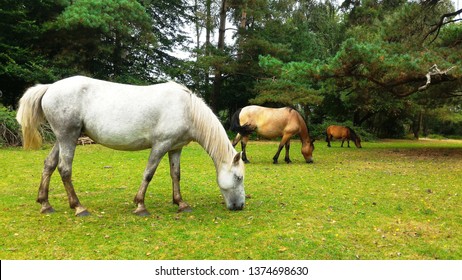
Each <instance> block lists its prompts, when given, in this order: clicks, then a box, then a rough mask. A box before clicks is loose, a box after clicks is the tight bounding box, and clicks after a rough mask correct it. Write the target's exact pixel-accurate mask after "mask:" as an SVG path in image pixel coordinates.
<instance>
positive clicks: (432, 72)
mask: <svg viewBox="0 0 462 280" xmlns="http://www.w3.org/2000/svg"><path fill="white" fill-rule="evenodd" d="M454 68H455V66H452V67H451V68H448V69H446V70H445V71H441V70H440V69H438V66H437V65H436V64H433V66H432V67H430V69H429V70H428V73H427V74H426V75H425V77H427V82H426V83H425V85H423V86H421V87H419V91H422V90H426V89H427V88H428V86H429V85H430V84H431V82H432V77H433V78H437V79H438V80H439V81H442V80H450V79H451V77H448V75H447V73H448V72H449V71H451V70H452V69H454Z"/></svg>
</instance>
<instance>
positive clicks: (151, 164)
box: [133, 148, 165, 216]
mask: <svg viewBox="0 0 462 280" xmlns="http://www.w3.org/2000/svg"><path fill="white" fill-rule="evenodd" d="M164 155H165V152H160V151H159V150H156V149H154V148H153V149H152V150H151V154H150V155H149V160H148V164H147V166H146V169H145V170H144V174H143V181H142V182H141V186H140V188H139V190H138V192H137V193H136V195H135V199H134V200H133V202H134V203H135V204H136V205H137V208H136V209H135V211H134V212H133V213H135V214H136V215H138V216H148V215H149V212H148V210H147V209H146V206H145V205H144V197H145V195H146V190H147V189H148V185H149V182H151V180H152V177H154V173H155V172H156V169H157V166H159V162H160V160H161V159H162V157H163V156H164Z"/></svg>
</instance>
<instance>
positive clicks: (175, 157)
mask: <svg viewBox="0 0 462 280" xmlns="http://www.w3.org/2000/svg"><path fill="white" fill-rule="evenodd" d="M180 157H181V149H179V150H175V151H170V152H168V159H169V161H170V177H172V190H173V203H174V204H176V205H178V212H191V211H192V209H191V207H190V206H189V205H188V204H187V203H186V202H184V201H183V198H182V197H181V191H180V177H181V176H180Z"/></svg>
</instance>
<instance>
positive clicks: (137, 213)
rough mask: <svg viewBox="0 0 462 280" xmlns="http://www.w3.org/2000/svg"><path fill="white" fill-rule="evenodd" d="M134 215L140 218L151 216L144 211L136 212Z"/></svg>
mask: <svg viewBox="0 0 462 280" xmlns="http://www.w3.org/2000/svg"><path fill="white" fill-rule="evenodd" d="M133 214H135V215H137V216H140V217H147V216H149V215H151V214H149V212H148V210H146V209H143V210H135V211H133Z"/></svg>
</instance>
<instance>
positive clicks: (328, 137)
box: [326, 133, 332, 148]
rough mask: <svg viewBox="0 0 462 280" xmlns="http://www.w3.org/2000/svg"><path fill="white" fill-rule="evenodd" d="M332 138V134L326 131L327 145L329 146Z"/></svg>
mask: <svg viewBox="0 0 462 280" xmlns="http://www.w3.org/2000/svg"><path fill="white" fill-rule="evenodd" d="M331 140H332V135H329V134H328V133H326V142H327V147H329V148H330V141H331Z"/></svg>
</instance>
